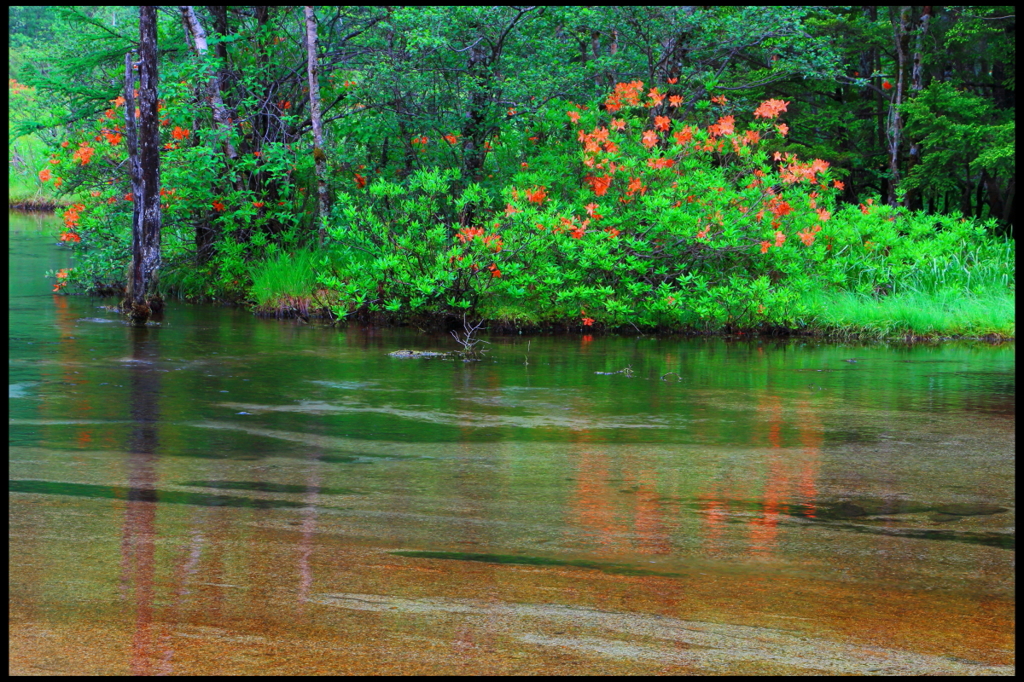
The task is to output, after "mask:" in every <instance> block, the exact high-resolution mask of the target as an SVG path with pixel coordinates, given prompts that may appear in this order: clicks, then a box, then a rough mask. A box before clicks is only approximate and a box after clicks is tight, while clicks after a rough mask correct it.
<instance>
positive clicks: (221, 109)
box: [179, 5, 238, 160]
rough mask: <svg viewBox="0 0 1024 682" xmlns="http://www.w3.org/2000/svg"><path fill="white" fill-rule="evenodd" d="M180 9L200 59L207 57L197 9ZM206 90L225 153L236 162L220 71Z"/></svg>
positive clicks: (190, 7) (184, 7)
mask: <svg viewBox="0 0 1024 682" xmlns="http://www.w3.org/2000/svg"><path fill="white" fill-rule="evenodd" d="M179 9H180V10H181V15H182V17H183V18H184V20H185V25H186V26H187V27H188V30H189V33H191V34H192V39H193V40H194V41H195V44H196V52H198V53H199V57H200V58H204V57H206V53H207V52H209V47H208V45H207V42H206V31H205V30H204V29H203V25H202V24H200V23H199V17H197V16H196V12H195V9H193V8H192V6H191V5H181V6H180V7H179ZM206 90H207V92H208V93H209V96H210V104H211V106H212V108H213V120H214V122H215V123H216V124H217V131H218V132H219V133H220V135H221V138H222V140H223V144H224V150H225V153H227V155H228V158H229V159H232V160H234V159H236V158H237V157H238V153H237V152H236V151H235V146H234V145H233V144H232V143H231V118H230V117H229V116H228V110H227V108H226V107H225V106H224V98H223V96H222V95H221V92H220V69H218V70H217V71H215V72H214V73H213V75H211V76H210V81H209V82H208V83H207V84H206Z"/></svg>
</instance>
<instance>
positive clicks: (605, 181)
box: [583, 175, 612, 197]
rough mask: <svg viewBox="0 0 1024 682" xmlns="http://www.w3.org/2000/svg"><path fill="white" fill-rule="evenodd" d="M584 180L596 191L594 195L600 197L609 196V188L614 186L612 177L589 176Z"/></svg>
mask: <svg viewBox="0 0 1024 682" xmlns="http://www.w3.org/2000/svg"><path fill="white" fill-rule="evenodd" d="M583 180H584V182H586V183H587V184H589V185H590V188H591V189H592V190H594V194H595V195H596V196H599V197H603V196H604V195H605V194H607V193H608V188H609V187H611V185H612V176H610V175H602V176H600V177H595V176H593V175H588V176H587V177H585V178H584V179H583Z"/></svg>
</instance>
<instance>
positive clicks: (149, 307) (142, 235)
mask: <svg viewBox="0 0 1024 682" xmlns="http://www.w3.org/2000/svg"><path fill="white" fill-rule="evenodd" d="M136 68H137V69H138V71H139V107H138V111H139V123H138V126H136V123H135V111H136V107H135V97H134V90H135V78H134V70H135V69H136ZM157 80H158V78H157V51H156V7H154V6H152V5H144V6H141V7H140V8H139V61H138V62H137V63H135V62H133V61H132V59H131V54H130V53H129V54H128V55H126V56H125V100H126V104H127V106H126V107H125V122H126V129H127V132H128V149H129V154H130V163H129V167H130V169H131V177H132V197H133V199H134V203H135V206H134V210H133V215H132V262H131V267H130V270H129V276H128V295H127V297H126V298H125V300H124V302H123V304H122V306H123V307H124V308H125V310H126V311H127V312H128V317H129V319H130V320H131V323H132V324H133V325H135V326H142V325H145V324H146V321H147V320H148V319H149V317H150V314H151V313H153V312H159V311H160V310H161V309H162V307H163V301H162V300H161V299H160V297H159V295H158V294H157V289H156V284H157V274H158V271H159V269H160V236H161V235H160V218H161V214H160V120H159V114H158V112H157Z"/></svg>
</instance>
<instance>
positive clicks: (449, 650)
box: [9, 215, 1015, 674]
mask: <svg viewBox="0 0 1024 682" xmlns="http://www.w3.org/2000/svg"><path fill="white" fill-rule="evenodd" d="M51 220H52V219H51ZM11 225H12V227H11V237H10V273H11V274H10V301H9V305H10V318H9V319H10V326H11V329H10V333H9V334H10V341H9V343H10V345H9V362H10V367H9V383H10V392H9V396H10V408H9V409H10V435H9V442H10V448H9V451H10V491H11V494H10V496H9V505H10V533H11V535H10V538H11V539H10V559H9V571H10V578H9V580H10V620H11V626H10V633H11V661H12V663H11V671H12V672H15V673H19V672H20V673H37V674H44V673H45V674H62V673H71V672H75V673H96V674H188V673H217V672H227V673H258V672H275V673H290V674H317V673H321V674H327V673H366V672H381V673H395V672H399V673H416V672H419V673H424V672H426V673H438V674H440V673H460V672H462V673H470V672H472V673H480V674H486V673H509V672H524V673H539V672H543V673H552V674H554V673H564V672H569V673H574V672H575V673H609V674H616V673H661V672H684V673H685V672H688V673H703V674H721V673H734V674H746V673H754V674H760V673H782V674H819V673H828V674H842V673H873V674H893V673H896V674H1012V673H1013V667H1012V666H1013V651H1014V645H1013V634H1014V633H1013V630H1014V581H1013V561H1014V518H1015V496H1014V465H1013V452H1014V425H1015V417H1014V409H1015V377H1014V370H1015V361H1014V353H1013V347H1012V346H1001V347H991V346H986V345H983V344H953V343H949V344H943V345H940V346H920V347H914V348H906V347H900V346H879V345H875V346H854V345H846V346H844V345H836V344H823V343H818V342H814V341H807V340H796V341H792V340H788V341H772V340H757V341H746V340H738V339H728V340H726V339H682V338H660V339H655V338H647V337H644V338H622V337H597V336H595V337H591V336H582V337H580V336H568V337H558V338H552V337H529V338H528V337H518V336H516V337H497V338H492V339H490V341H491V345H490V346H488V349H489V352H488V354H487V356H486V359H485V361H484V362H479V363H462V362H454V361H451V360H444V359H399V358H394V357H389V356H388V353H389V352H391V351H394V350H397V349H403V348H409V349H416V350H427V351H449V350H454V349H455V348H454V343H453V342H452V340H451V339H450V338H445V337H441V336H437V337H428V336H424V335H423V334H421V333H419V332H418V331H413V332H410V331H407V330H388V329H372V328H356V327H350V328H348V329H343V330H335V329H329V328H321V327H317V326H310V325H305V324H302V323H293V322H288V321H284V322H282V321H276V320H259V319H255V318H253V317H252V316H250V315H249V314H248V313H246V312H244V311H240V310H234V309H230V308H221V307H216V306H193V305H187V304H183V303H177V302H171V303H170V305H169V306H168V311H167V314H166V316H165V318H164V319H163V320H161V321H160V324H159V325H158V326H153V327H151V328H147V329H143V330H137V329H133V328H130V327H127V326H125V325H124V324H123V323H122V322H121V320H120V318H119V317H118V315H116V314H115V313H113V312H111V311H110V310H107V309H105V308H103V306H110V305H111V304H112V303H113V301H112V300H109V299H108V300H101V299H91V298H85V297H77V296H72V297H68V296H59V295H53V294H52V293H51V292H50V289H51V287H52V284H51V283H48V282H47V280H46V279H45V278H43V277H42V272H43V271H44V270H46V269H56V268H59V267H66V266H67V265H68V264H69V260H68V258H69V257H68V254H67V253H66V251H64V250H62V249H60V248H58V247H56V246H55V245H54V244H53V243H52V242H53V239H52V236H51V237H50V238H47V237H46V236H45V235H46V234H52V233H47V232H45V230H44V227H45V221H44V223H37V221H34V220H30V219H24V218H21V217H19V216H15V215H12V222H11ZM850 360H853V362H850ZM625 367H629V368H631V370H632V376H627V375H626V374H601V372H617V371H618V370H621V369H623V368H625Z"/></svg>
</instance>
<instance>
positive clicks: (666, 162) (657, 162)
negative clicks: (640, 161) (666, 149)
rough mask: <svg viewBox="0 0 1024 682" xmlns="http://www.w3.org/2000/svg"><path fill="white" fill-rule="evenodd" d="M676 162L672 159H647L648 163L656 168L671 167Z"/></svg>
mask: <svg viewBox="0 0 1024 682" xmlns="http://www.w3.org/2000/svg"><path fill="white" fill-rule="evenodd" d="M675 163H676V162H675V161H673V160H672V159H664V158H662V159H647V165H648V166H650V167H651V168H654V169H658V168H671V167H672V166H674V165H675Z"/></svg>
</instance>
